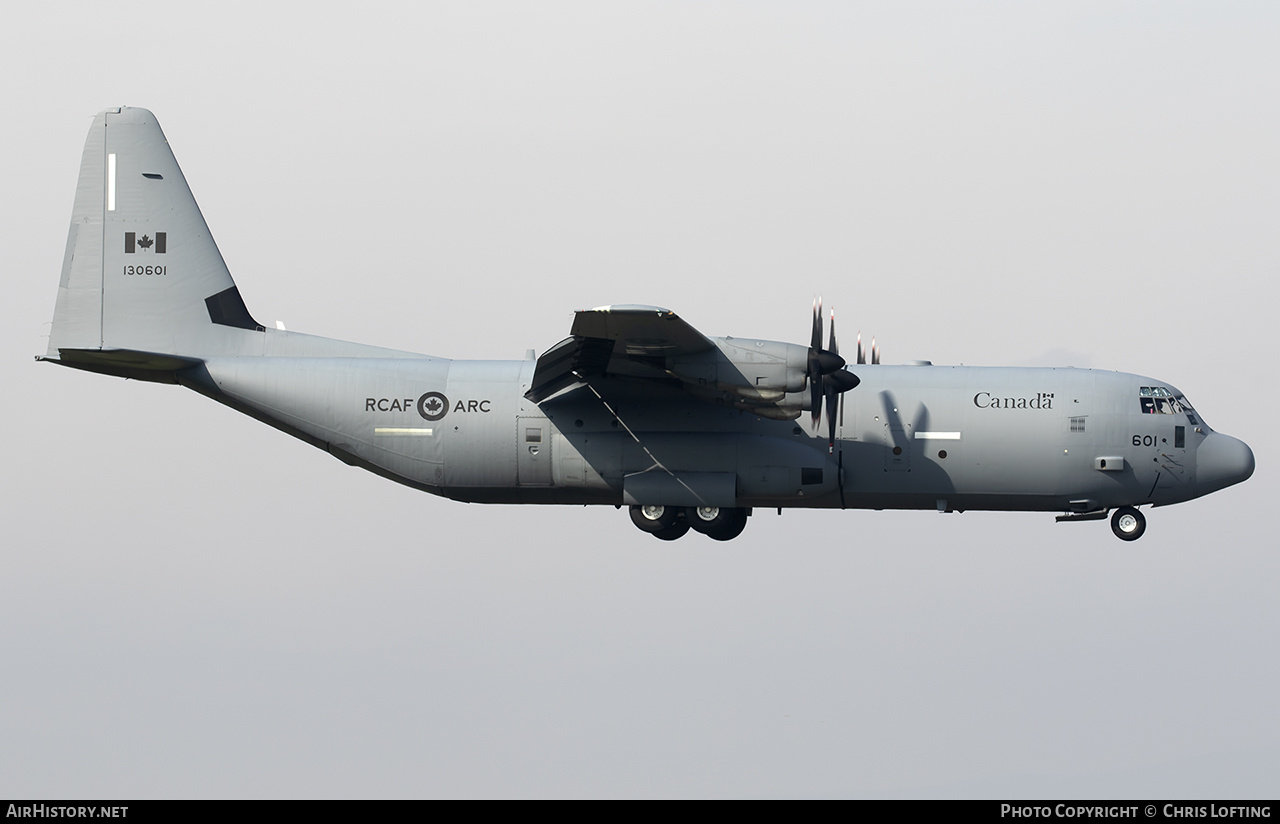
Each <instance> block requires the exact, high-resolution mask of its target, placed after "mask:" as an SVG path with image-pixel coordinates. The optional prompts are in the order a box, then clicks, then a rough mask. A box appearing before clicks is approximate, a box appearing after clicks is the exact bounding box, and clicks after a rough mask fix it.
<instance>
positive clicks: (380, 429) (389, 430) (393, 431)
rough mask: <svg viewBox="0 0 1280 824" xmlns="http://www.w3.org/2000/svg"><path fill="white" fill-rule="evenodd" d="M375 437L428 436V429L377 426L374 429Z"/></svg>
mask: <svg viewBox="0 0 1280 824" xmlns="http://www.w3.org/2000/svg"><path fill="white" fill-rule="evenodd" d="M373 434H375V435H418V436H422V435H430V434H431V430H430V429H415V428H413V427H395V426H377V427H374V430H373Z"/></svg>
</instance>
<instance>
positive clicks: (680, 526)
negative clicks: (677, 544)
mask: <svg viewBox="0 0 1280 824" xmlns="http://www.w3.org/2000/svg"><path fill="white" fill-rule="evenodd" d="M688 531H689V524H687V523H685V522H684V521H676V522H675V523H674V524H672V525H671V526H669V527H667V528H666V529H659V530H658V531H657V532H655V533H653V537H655V538H657V539H658V540H659V541H674V540H675V539H677V538H682V537H684V534H685V533H686V532H688Z"/></svg>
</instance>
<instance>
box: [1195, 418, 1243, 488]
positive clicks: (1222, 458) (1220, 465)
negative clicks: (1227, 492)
mask: <svg viewBox="0 0 1280 824" xmlns="http://www.w3.org/2000/svg"><path fill="white" fill-rule="evenodd" d="M1252 474H1253V450H1252V449H1250V448H1249V445H1248V444H1247V443H1245V442H1244V441H1242V440H1238V439H1236V438H1233V437H1231V436H1230V435H1223V434H1222V433H1220V432H1210V433H1209V436H1208V437H1207V438H1205V439H1204V442H1203V443H1201V444H1200V447H1199V448H1198V449H1197V450H1196V483H1197V485H1198V486H1201V487H1208V488H1207V489H1206V491H1207V492H1212V491H1214V490H1217V489H1223V488H1224V487H1228V486H1231V485H1232V484H1238V483H1240V482H1241V481H1243V480H1245V479H1246V478H1248V477H1249V476H1250V475H1252Z"/></svg>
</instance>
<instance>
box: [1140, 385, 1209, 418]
mask: <svg viewBox="0 0 1280 824" xmlns="http://www.w3.org/2000/svg"><path fill="white" fill-rule="evenodd" d="M1138 403H1139V404H1140V406H1141V408H1142V412H1143V414H1146V415H1179V414H1183V413H1185V414H1186V415H1187V416H1188V417H1190V416H1191V414H1192V413H1193V412H1195V409H1194V408H1193V407H1192V406H1191V403H1190V402H1189V401H1188V400H1187V399H1186V397H1185V396H1183V395H1175V394H1173V392H1171V391H1169V389H1168V388H1166V387H1163V386H1143V387H1139V389H1138ZM1191 422H1192V423H1195V420H1194V418H1193V419H1192V421H1191Z"/></svg>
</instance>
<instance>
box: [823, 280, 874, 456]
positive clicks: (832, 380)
mask: <svg viewBox="0 0 1280 824" xmlns="http://www.w3.org/2000/svg"><path fill="white" fill-rule="evenodd" d="M873 348H874V347H873ZM858 352H859V363H861V362H862V360H861V352H862V336H861V335H859V336H858ZM877 362H878V361H877ZM844 367H845V359H844V358H842V357H840V345H839V344H838V343H837V342H836V313H835V310H834V309H833V310H832V311H831V337H830V339H829V342H828V344H827V348H826V349H823V348H822V298H820V297H819V298H816V299H815V300H814V302H813V335H812V337H811V338H810V344H809V368H808V378H809V409H810V412H811V414H812V416H813V428H814V429H815V430H816V429H817V428H818V423H819V422H820V421H821V420H822V407H823V406H824V405H825V406H826V408H827V434H828V438H827V449H828V450H830V451H834V450H835V444H836V412H837V411H838V410H839V406H840V394H841V393H843V392H848V391H849V390H850V389H852V388H854V387H855V386H857V385H858V384H859V383H860V381H859V379H858V376H857V375H855V374H853V373H852V372H850V371H848V370H846V369H845V368H844ZM824 399H825V404H824Z"/></svg>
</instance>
